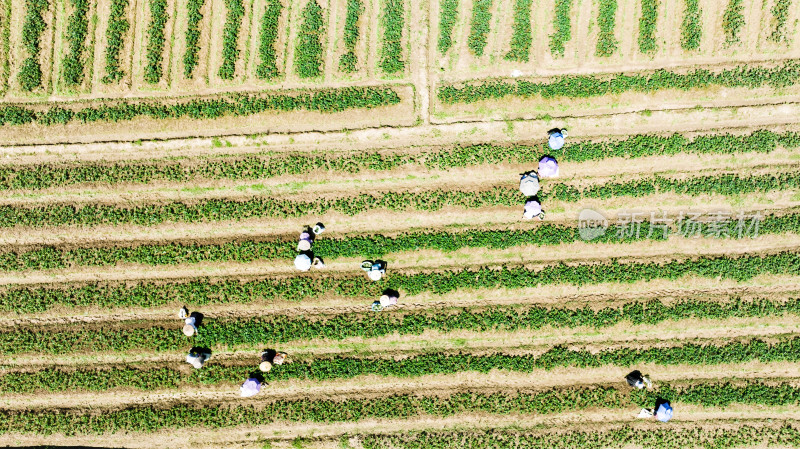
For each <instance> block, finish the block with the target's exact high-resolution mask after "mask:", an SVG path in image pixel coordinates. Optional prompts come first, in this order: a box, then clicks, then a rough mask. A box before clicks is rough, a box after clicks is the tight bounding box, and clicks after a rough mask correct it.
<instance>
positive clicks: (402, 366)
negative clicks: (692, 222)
mask: <svg viewBox="0 0 800 449" xmlns="http://www.w3.org/2000/svg"><path fill="white" fill-rule="evenodd" d="M751 361H760V362H763V363H769V362H778V361H780V362H797V361H800V337H794V338H784V339H781V340H779V341H777V342H775V343H772V344H769V343H765V342H763V341H761V340H757V339H754V340H751V341H749V342H746V343H742V342H732V343H728V344H724V345H710V344H709V345H697V344H694V343H687V344H685V345H682V346H672V347H650V348H642V347H641V346H637V347H624V348H615V349H607V350H603V351H600V352H597V353H592V352H589V351H586V350H575V349H567V348H566V347H564V346H555V347H553V348H551V349H549V350H547V351H546V352H544V353H542V354H541V355H538V356H536V355H508V354H502V353H494V354H488V355H473V354H461V353H459V354H444V353H429V354H420V355H414V356H411V357H408V358H404V359H401V360H395V359H393V358H372V357H370V358H366V357H333V358H320V359H313V360H309V361H302V362H298V361H295V362H293V363H289V364H286V365H282V366H280V367H279V368H278V369H275V370H272V371H270V372H269V374H268V375H266V381H267V382H279V381H284V380H291V379H301V380H310V381H317V382H318V381H325V380H333V379H349V378H353V377H356V376H364V375H370V374H374V375H380V376H391V377H416V376H425V375H433V374H455V373H461V372H466V371H476V372H481V373H488V372H489V371H492V370H505V371H515V372H524V373H532V372H534V371H536V370H542V369H544V370H551V369H553V368H556V367H577V368H587V367H600V366H606V365H616V366H633V365H639V364H644V363H650V364H658V365H679V364H690V365H714V364H732V363H747V362H751ZM252 370H253V366H252V365H238V366H230V365H228V366H226V365H219V364H214V363H209V364H208V365H207V366H205V367H204V369H203V370H200V371H192V372H191V374H188V375H187V374H186V373H185V372H184V371H181V370H179V369H176V368H167V367H162V368H150V369H147V368H145V369H140V368H136V367H127V368H118V367H117V368H115V369H99V370H98V369H91V368H90V369H86V368H80V369H79V370H77V371H68V370H62V369H58V368H45V369H42V370H38V371H33V372H16V373H6V374H2V375H0V391H4V392H7V393H35V392H40V391H47V392H56V391H79V390H89V391H105V390H110V389H115V388H136V389H139V390H158V389H168V388H178V387H180V386H183V385H208V384H219V383H237V382H240V381H241V379H243V378H247V376H248V375H249V374H250V372H252Z"/></svg>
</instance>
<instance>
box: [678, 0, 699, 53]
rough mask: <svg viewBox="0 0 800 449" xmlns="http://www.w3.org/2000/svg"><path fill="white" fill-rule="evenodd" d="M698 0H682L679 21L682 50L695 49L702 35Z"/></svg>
mask: <svg viewBox="0 0 800 449" xmlns="http://www.w3.org/2000/svg"><path fill="white" fill-rule="evenodd" d="M702 13H703V11H702V10H701V9H700V0H684V11H683V21H682V22H681V48H683V49H684V50H697V49H698V48H700V38H701V37H702V35H703V27H702V23H700V15H701V14H702Z"/></svg>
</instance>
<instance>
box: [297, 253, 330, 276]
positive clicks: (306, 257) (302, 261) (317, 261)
mask: <svg viewBox="0 0 800 449" xmlns="http://www.w3.org/2000/svg"><path fill="white" fill-rule="evenodd" d="M312 266H315V267H318V268H325V264H324V263H322V259H321V258H319V257H314V253H312V252H310V251H304V252H302V253H300V254H298V255H297V257H295V258H294V267H295V268H297V269H298V270H300V271H308V270H310V269H311V267H312Z"/></svg>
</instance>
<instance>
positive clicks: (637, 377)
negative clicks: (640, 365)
mask: <svg viewBox="0 0 800 449" xmlns="http://www.w3.org/2000/svg"><path fill="white" fill-rule="evenodd" d="M625 380H626V381H628V385H630V386H631V387H633V388H638V389H642V388H645V386H647V388H650V387H652V386H653V383H652V382H650V379H648V378H647V376H643V375H642V373H641V371H639V370H638V369H637V370H634V371H631V372H630V374H628V375H627V376H625Z"/></svg>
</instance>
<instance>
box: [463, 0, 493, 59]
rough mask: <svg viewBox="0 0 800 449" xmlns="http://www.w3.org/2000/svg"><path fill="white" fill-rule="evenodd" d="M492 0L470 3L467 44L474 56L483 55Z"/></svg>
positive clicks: (488, 28) (490, 18)
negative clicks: (470, 12) (470, 16)
mask: <svg viewBox="0 0 800 449" xmlns="http://www.w3.org/2000/svg"><path fill="white" fill-rule="evenodd" d="M492 2H493V0H475V1H474V3H473V5H472V21H471V22H470V30H469V37H467V46H468V47H469V49H470V51H472V54H473V55H475V56H483V50H484V49H485V48H486V38H487V36H488V35H489V30H490V28H491V21H492V12H491V9H492Z"/></svg>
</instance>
